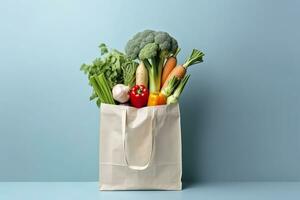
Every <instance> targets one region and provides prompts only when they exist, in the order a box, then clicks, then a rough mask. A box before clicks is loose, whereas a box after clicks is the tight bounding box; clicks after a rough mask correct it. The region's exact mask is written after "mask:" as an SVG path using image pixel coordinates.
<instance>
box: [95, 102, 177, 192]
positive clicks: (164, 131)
mask: <svg viewBox="0 0 300 200" xmlns="http://www.w3.org/2000/svg"><path fill="white" fill-rule="evenodd" d="M99 156H100V158H99V160H100V165H99V166H100V167H99V174H100V177H99V179H100V180H99V183H100V188H99V189H100V190H152V189H153V190H181V187H182V186H181V175H182V158H181V127H180V110H179V105H178V104H171V105H163V106H153V107H144V108H140V109H136V108H133V107H129V106H123V105H109V104H102V105H101V108H100V155H99Z"/></svg>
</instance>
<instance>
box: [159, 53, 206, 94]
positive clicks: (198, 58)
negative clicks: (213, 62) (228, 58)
mask: <svg viewBox="0 0 300 200" xmlns="http://www.w3.org/2000/svg"><path fill="white" fill-rule="evenodd" d="M203 56H204V53H202V52H201V51H199V50H197V49H193V51H192V53H191V55H190V56H189V57H188V58H187V60H186V61H185V63H184V64H183V65H177V66H176V67H175V68H174V69H173V70H172V71H171V73H170V74H169V75H168V77H167V80H166V81H165V82H164V84H163V86H162V88H161V89H164V88H165V87H167V85H168V83H169V81H170V80H171V79H172V78H173V76H175V77H177V78H178V79H182V78H183V77H184V76H185V74H186V70H187V68H188V67H189V66H191V65H194V64H197V63H200V62H203Z"/></svg>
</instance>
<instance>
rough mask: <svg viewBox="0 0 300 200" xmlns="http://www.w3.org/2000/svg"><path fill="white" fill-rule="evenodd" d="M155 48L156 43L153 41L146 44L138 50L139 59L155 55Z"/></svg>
mask: <svg viewBox="0 0 300 200" xmlns="http://www.w3.org/2000/svg"><path fill="white" fill-rule="evenodd" d="M157 49H158V45H157V44H155V43H149V44H146V45H145V46H144V48H142V50H141V51H140V53H139V58H140V59H141V60H145V59H152V58H155V56H156V55H157Z"/></svg>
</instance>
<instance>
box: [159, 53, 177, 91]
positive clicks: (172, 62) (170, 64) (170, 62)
mask: <svg viewBox="0 0 300 200" xmlns="http://www.w3.org/2000/svg"><path fill="white" fill-rule="evenodd" d="M179 51H180V48H178V49H177V50H176V52H175V54H174V55H172V56H170V57H169V58H168V59H167V61H166V63H165V66H164V68H163V72H162V76H161V86H163V85H164V83H165V82H166V80H167V78H168V76H169V74H170V73H171V71H172V70H173V69H174V68H175V67H176V65H177V59H176V56H177V54H178V53H179Z"/></svg>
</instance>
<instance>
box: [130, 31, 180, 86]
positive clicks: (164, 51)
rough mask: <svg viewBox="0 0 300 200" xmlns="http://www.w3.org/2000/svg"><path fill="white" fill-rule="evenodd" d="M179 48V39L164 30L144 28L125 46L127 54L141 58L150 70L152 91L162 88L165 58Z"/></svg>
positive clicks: (132, 57) (134, 57) (133, 57)
mask: <svg viewBox="0 0 300 200" xmlns="http://www.w3.org/2000/svg"><path fill="white" fill-rule="evenodd" d="M177 48H178V43H177V40H176V39H175V38H173V37H171V36H170V35H169V34H168V33H166V32H163V31H153V30H144V31H143V32H139V33H137V34H135V35H134V36H133V37H132V39H130V40H129V41H128V42H127V44H126V47H125V52H126V54H127V56H128V57H129V58H131V59H137V58H138V59H139V60H141V61H142V62H143V63H144V64H145V66H146V68H147V70H148V72H149V87H150V91H151V92H158V91H159V90H160V83H161V80H160V79H161V73H162V69H163V64H164V62H165V59H166V58H167V57H168V56H169V55H170V54H174V53H175V52H176V50H177Z"/></svg>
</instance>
